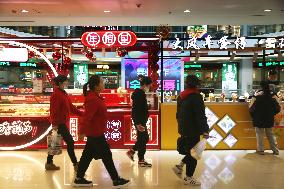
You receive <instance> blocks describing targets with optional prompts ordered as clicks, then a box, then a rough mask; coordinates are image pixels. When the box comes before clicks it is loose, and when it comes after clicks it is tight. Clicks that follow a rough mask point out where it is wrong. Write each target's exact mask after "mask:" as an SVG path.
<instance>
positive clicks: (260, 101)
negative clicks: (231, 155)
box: [249, 81, 281, 155]
mask: <svg viewBox="0 0 284 189" xmlns="http://www.w3.org/2000/svg"><path fill="white" fill-rule="evenodd" d="M260 87H261V90H259V91H257V92H256V93H255V95H254V96H253V98H252V99H251V103H250V106H249V111H250V114H251V116H252V121H253V126H254V127H255V132H256V141H257V151H256V152H257V153H258V154H260V155H264V146H263V137H264V132H265V133H266V137H267V139H268V141H269V144H270V148H271V150H272V151H273V154H274V155H279V150H278V148H277V142H276V140H275V138H274V134H273V132H272V127H273V126H274V116H275V115H276V114H278V113H279V112H280V110H281V107H280V105H279V103H278V102H277V97H276V96H275V95H274V93H273V92H271V90H270V86H269V82H268V81H261V82H260Z"/></svg>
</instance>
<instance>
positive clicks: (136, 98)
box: [126, 76, 152, 167]
mask: <svg viewBox="0 0 284 189" xmlns="http://www.w3.org/2000/svg"><path fill="white" fill-rule="evenodd" d="M139 80H140V89H135V91H134V92H133V93H132V96H131V99H132V113H131V115H132V120H133V122H134V125H135V128H136V131H137V140H136V143H135V145H134V146H133V147H132V149H130V150H128V151H127V153H126V155H127V156H128V157H129V158H130V160H132V161H134V155H135V152H136V151H138V158H139V160H138V165H139V166H140V167H152V164H150V163H148V162H147V161H145V157H144V156H145V153H146V145H147V143H148V141H149V134H148V131H147V126H146V124H147V121H148V117H149V113H148V104H147V98H146V93H145V92H149V90H150V88H151V85H152V80H151V78H150V77H145V76H139Z"/></svg>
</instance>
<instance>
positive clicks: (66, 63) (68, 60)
mask: <svg viewBox="0 0 284 189" xmlns="http://www.w3.org/2000/svg"><path fill="white" fill-rule="evenodd" d="M71 61H72V60H71V58H70V57H68V56H65V57H64V61H63V63H64V64H65V65H70V64H71Z"/></svg>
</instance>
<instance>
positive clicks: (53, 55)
mask: <svg viewBox="0 0 284 189" xmlns="http://www.w3.org/2000/svg"><path fill="white" fill-rule="evenodd" d="M52 58H53V59H54V60H59V59H60V58H61V53H60V52H58V51H56V52H54V53H53V54H52Z"/></svg>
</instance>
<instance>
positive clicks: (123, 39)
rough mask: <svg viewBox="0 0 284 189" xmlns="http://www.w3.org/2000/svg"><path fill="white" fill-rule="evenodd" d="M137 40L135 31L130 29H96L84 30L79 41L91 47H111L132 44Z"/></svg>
mask: <svg viewBox="0 0 284 189" xmlns="http://www.w3.org/2000/svg"><path fill="white" fill-rule="evenodd" d="M136 41H137V37H136V35H135V33H133V32H131V31H96V32H85V33H83V35H82V37H81V42H82V43H83V45H85V46H86V47H91V48H94V47H96V48H111V47H128V46H133V45H134V44H135V43H136Z"/></svg>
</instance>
